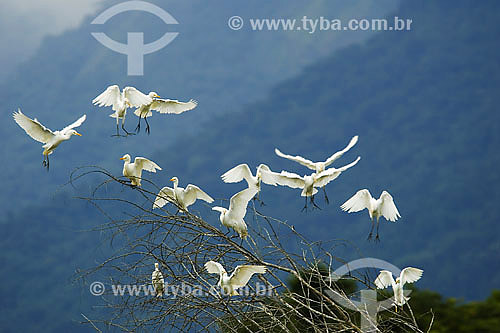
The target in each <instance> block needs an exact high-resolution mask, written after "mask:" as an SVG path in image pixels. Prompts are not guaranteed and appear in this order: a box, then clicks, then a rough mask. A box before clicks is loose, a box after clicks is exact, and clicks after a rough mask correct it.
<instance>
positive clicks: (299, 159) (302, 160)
mask: <svg viewBox="0 0 500 333" xmlns="http://www.w3.org/2000/svg"><path fill="white" fill-rule="evenodd" d="M274 152H275V153H276V155H278V156H279V157H283V158H286V159H289V160H291V161H294V162H297V163H300V164H302V165H303V166H306V167H308V168H309V169H311V170H316V164H314V162H312V161H309V160H308V159H306V158H304V157H302V156H299V155H296V156H292V155H287V154H283V153H282V152H281V151H279V149H278V148H274Z"/></svg>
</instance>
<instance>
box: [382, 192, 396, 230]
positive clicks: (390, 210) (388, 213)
mask: <svg viewBox="0 0 500 333" xmlns="http://www.w3.org/2000/svg"><path fill="white" fill-rule="evenodd" d="M380 198H381V199H382V204H381V206H380V211H381V213H382V215H383V216H384V217H385V218H386V219H387V220H388V221H391V222H395V221H396V220H397V219H398V218H400V217H401V215H399V211H398V209H397V208H396V205H395V204H394V200H393V199H392V196H391V195H390V194H389V192H386V191H383V192H382V194H381V195H380Z"/></svg>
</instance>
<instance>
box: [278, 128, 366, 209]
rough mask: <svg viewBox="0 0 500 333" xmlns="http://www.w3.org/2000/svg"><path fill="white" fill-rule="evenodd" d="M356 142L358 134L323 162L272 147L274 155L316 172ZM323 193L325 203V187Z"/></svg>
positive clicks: (326, 198)
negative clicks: (285, 152)
mask: <svg viewBox="0 0 500 333" xmlns="http://www.w3.org/2000/svg"><path fill="white" fill-rule="evenodd" d="M357 142H358V136H357V135H356V136H353V137H352V139H351V141H350V142H349V144H348V145H347V146H346V147H345V148H344V149H342V150H340V151H338V152H336V153H335V154H333V155H332V156H330V157H329V158H328V159H327V160H326V161H324V162H313V161H310V160H308V159H307V158H304V157H302V156H299V155H296V156H292V155H287V154H284V153H282V152H281V151H279V149H278V148H275V149H274V152H275V153H276V155H278V156H279V157H283V158H286V159H289V160H291V161H294V162H297V163H299V164H301V165H303V166H305V167H307V168H309V169H311V170H314V171H315V172H316V173H320V172H323V171H325V170H326V168H327V167H328V166H329V165H331V164H332V163H333V162H335V161H336V160H338V159H339V158H341V157H342V156H343V155H344V154H345V153H346V152H348V151H349V150H350V149H351V148H352V147H353V146H354V145H355V144H356V143H357ZM323 193H324V194H325V201H326V203H329V201H328V196H327V195H326V190H325V188H324V187H323Z"/></svg>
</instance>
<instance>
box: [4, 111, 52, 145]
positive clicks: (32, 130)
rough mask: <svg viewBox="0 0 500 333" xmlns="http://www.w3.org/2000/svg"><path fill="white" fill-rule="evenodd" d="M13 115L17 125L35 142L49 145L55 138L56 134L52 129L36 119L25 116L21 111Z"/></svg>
mask: <svg viewBox="0 0 500 333" xmlns="http://www.w3.org/2000/svg"><path fill="white" fill-rule="evenodd" d="M12 115H13V116H14V120H15V121H16V123H17V124H18V125H19V126H21V128H22V129H23V130H24V131H25V132H26V134H28V135H29V136H31V137H32V138H33V139H34V140H36V141H38V142H41V143H47V142H49V140H50V139H52V137H53V136H54V133H53V132H52V131H51V130H50V129H48V128H47V127H45V126H43V125H42V124H41V123H40V122H39V121H38V120H36V118H35V119H31V118H28V117H27V116H25V115H24V114H23V113H22V112H21V109H18V110H17V112H14V113H13V114H12Z"/></svg>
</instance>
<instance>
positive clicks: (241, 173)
mask: <svg viewBox="0 0 500 333" xmlns="http://www.w3.org/2000/svg"><path fill="white" fill-rule="evenodd" d="M221 178H222V180H223V181H224V182H225V183H237V182H241V180H243V179H245V180H246V181H247V183H248V184H249V186H250V185H251V183H252V178H253V175H252V172H251V171H250V168H249V167H248V165H247V164H239V165H237V166H235V167H234V168H232V169H231V170H229V171H227V172H226V173H225V174H223V175H222V176H221Z"/></svg>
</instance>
